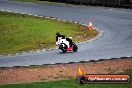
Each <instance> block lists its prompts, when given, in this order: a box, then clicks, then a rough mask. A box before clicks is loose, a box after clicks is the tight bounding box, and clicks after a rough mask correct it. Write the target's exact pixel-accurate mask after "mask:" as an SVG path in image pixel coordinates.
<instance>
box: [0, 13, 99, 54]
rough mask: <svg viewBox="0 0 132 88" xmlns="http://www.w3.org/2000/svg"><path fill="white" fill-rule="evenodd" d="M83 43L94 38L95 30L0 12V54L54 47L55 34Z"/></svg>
mask: <svg viewBox="0 0 132 88" xmlns="http://www.w3.org/2000/svg"><path fill="white" fill-rule="evenodd" d="M56 32H60V33H61V34H64V35H66V36H71V37H73V39H74V41H76V42H78V41H84V40H87V39H90V38H92V37H95V36H96V35H97V32H96V31H95V30H92V31H89V30H87V31H86V30H84V27H83V26H81V25H79V24H73V23H70V22H62V21H57V20H52V19H47V18H38V17H33V16H28V15H21V14H15V13H7V12H0V54H8V53H16V52H22V51H28V50H36V49H44V48H45V49H47V48H51V47H55V33H56Z"/></svg>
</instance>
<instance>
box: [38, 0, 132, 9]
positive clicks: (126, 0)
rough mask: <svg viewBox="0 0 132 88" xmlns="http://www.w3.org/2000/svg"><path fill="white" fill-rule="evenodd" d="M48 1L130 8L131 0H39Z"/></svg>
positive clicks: (131, 6)
mask: <svg viewBox="0 0 132 88" xmlns="http://www.w3.org/2000/svg"><path fill="white" fill-rule="evenodd" d="M40 1H50V2H61V3H62V2H64V3H71V4H78V5H82V4H85V5H93V6H106V7H124V8H132V0H40Z"/></svg>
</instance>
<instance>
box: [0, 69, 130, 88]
mask: <svg viewBox="0 0 132 88" xmlns="http://www.w3.org/2000/svg"><path fill="white" fill-rule="evenodd" d="M121 74H130V76H131V79H132V70H127V71H126V72H124V73H121ZM0 88H132V82H130V83H127V84H84V85H78V84H77V83H76V80H75V79H69V80H61V81H50V82H38V83H27V84H8V85H0Z"/></svg>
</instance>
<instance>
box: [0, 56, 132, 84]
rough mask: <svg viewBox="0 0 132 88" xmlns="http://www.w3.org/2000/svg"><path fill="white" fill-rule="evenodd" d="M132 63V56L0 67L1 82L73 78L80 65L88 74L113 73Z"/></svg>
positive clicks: (130, 66) (129, 66) (130, 67)
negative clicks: (80, 61) (103, 59)
mask: <svg viewBox="0 0 132 88" xmlns="http://www.w3.org/2000/svg"><path fill="white" fill-rule="evenodd" d="M131 63H132V58H126V59H114V60H106V61H95V62H86V63H71V64H57V65H43V66H30V67H13V68H0V84H9V83H29V82H41V81H49V80H60V79H66V78H71V77H75V76H76V75H77V73H78V67H81V68H83V69H85V71H86V73H87V74H110V73H112V74H113V73H119V72H123V71H124V70H126V69H132V64H131Z"/></svg>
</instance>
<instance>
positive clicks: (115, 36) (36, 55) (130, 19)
mask: <svg viewBox="0 0 132 88" xmlns="http://www.w3.org/2000/svg"><path fill="white" fill-rule="evenodd" d="M0 10H5V11H12V12H15V11H16V12H19V13H26V14H33V15H41V16H50V17H55V18H60V19H65V20H72V21H78V22H81V23H83V24H88V21H89V18H92V19H93V24H94V26H96V27H98V28H100V29H101V30H103V31H104V32H103V37H101V38H100V39H98V40H96V41H93V42H89V43H84V44H81V45H79V51H78V52H76V53H66V54H63V53H60V52H61V51H60V50H58V49H54V50H51V51H46V52H44V51H41V52H33V53H25V54H20V55H13V56H10V55H8V56H0V67H12V66H28V65H41V64H55V63H68V62H79V61H89V60H97V59H109V58H119V57H129V56H132V9H121V8H109V7H107V8H105V7H92V6H79V5H78V6H77V5H57V4H52V5H51V4H33V3H21V2H12V1H7V0H1V1H0Z"/></svg>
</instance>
